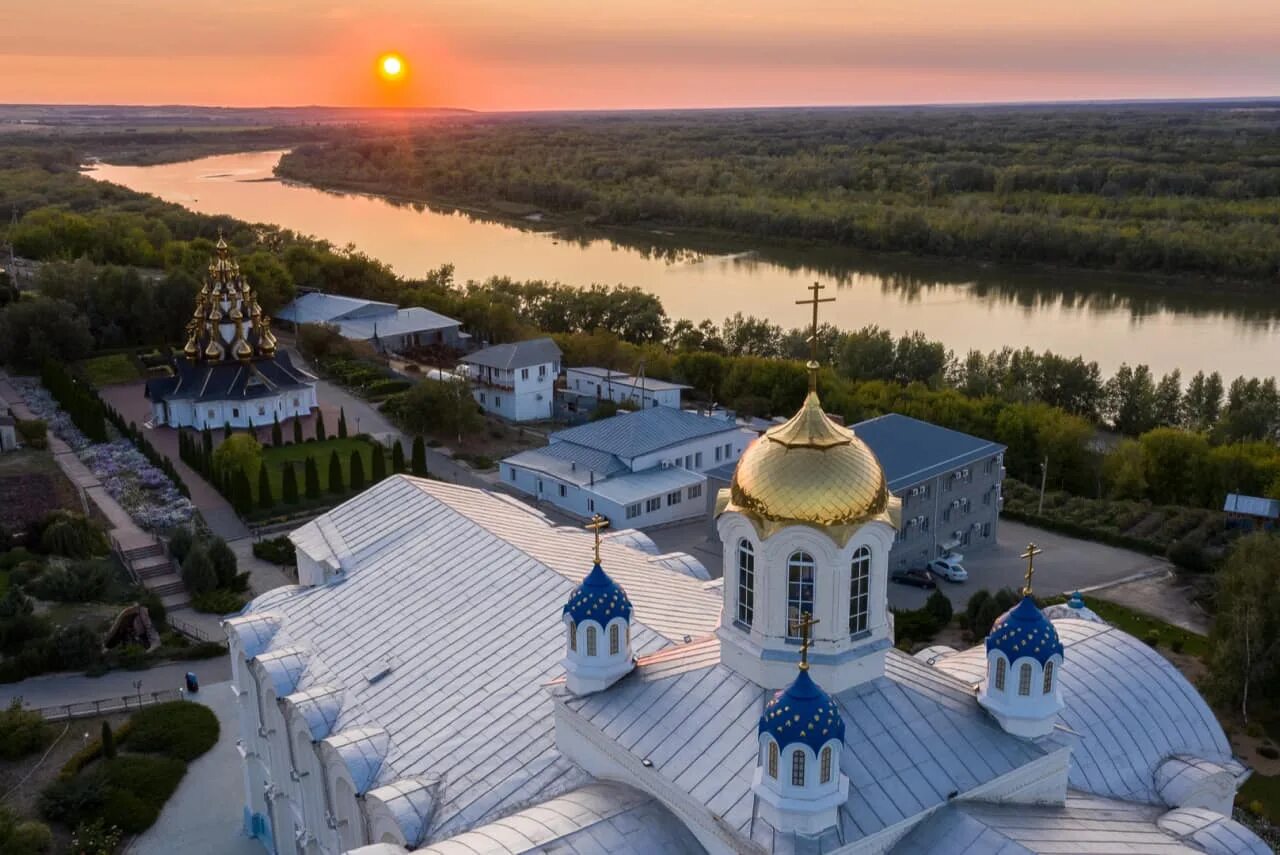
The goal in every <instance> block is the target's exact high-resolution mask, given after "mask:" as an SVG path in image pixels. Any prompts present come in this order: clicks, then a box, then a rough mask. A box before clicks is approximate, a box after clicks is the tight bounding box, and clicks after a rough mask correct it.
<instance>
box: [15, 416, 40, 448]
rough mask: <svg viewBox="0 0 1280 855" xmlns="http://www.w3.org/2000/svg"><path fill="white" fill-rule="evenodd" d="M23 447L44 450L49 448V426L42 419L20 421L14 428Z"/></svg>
mask: <svg viewBox="0 0 1280 855" xmlns="http://www.w3.org/2000/svg"><path fill="white" fill-rule="evenodd" d="M14 427H15V429H16V430H17V432H18V436H20V437H22V443H23V445H27V446H30V447H31V448H36V449H44V448H48V447H49V426H48V425H47V424H45V422H44V420H42V419H18V421H17V424H16V425H15V426H14Z"/></svg>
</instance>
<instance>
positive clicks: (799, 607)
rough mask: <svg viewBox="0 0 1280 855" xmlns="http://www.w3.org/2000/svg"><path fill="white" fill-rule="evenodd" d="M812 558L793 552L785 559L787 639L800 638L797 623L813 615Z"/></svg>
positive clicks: (803, 553)
mask: <svg viewBox="0 0 1280 855" xmlns="http://www.w3.org/2000/svg"><path fill="white" fill-rule="evenodd" d="M813 574H814V562H813V556H812V555H810V554H809V553H807V552H793V553H792V554H791V557H790V558H788V559H787V637H788V638H800V627H799V621H800V618H801V616H803V615H811V614H813Z"/></svg>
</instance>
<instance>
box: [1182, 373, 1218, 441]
mask: <svg viewBox="0 0 1280 855" xmlns="http://www.w3.org/2000/svg"><path fill="white" fill-rule="evenodd" d="M1222 393H1223V390H1222V375H1221V374H1219V373H1218V372H1216V371H1215V372H1213V373H1212V374H1210V375H1209V376H1208V377H1206V376H1205V373H1204V372H1203V371H1199V372H1196V375H1195V376H1194V377H1192V378H1191V382H1190V383H1188V384H1187V393H1186V395H1185V396H1184V397H1183V400H1182V412H1183V416H1184V418H1185V421H1186V424H1187V427H1189V428H1191V429H1192V430H1199V431H1207V430H1209V429H1210V428H1212V427H1213V426H1214V425H1215V424H1217V423H1218V417H1219V416H1220V415H1221V413H1222Z"/></svg>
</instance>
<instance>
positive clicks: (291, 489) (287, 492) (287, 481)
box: [280, 458, 310, 505]
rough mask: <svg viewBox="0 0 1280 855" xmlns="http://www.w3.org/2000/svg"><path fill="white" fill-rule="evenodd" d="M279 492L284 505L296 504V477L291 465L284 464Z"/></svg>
mask: <svg viewBox="0 0 1280 855" xmlns="http://www.w3.org/2000/svg"><path fill="white" fill-rule="evenodd" d="M308 459H310V458H308ZM280 492H281V494H282V496H283V498H284V503H285V504H286V505H296V504H298V475H297V473H296V472H295V471H294V468H293V464H292V463H286V464H285V467H284V472H283V474H282V482H281V485H280Z"/></svg>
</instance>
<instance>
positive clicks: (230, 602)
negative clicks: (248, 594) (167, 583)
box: [191, 588, 245, 615]
mask: <svg viewBox="0 0 1280 855" xmlns="http://www.w3.org/2000/svg"><path fill="white" fill-rule="evenodd" d="M244 604H245V598H244V597H242V596H241V595H239V594H237V593H236V592H235V591H228V590H227V589H225V588H215V589H214V590H212V591H205V592H204V593H203V594H196V595H195V596H194V597H192V598H191V608H193V609H195V610H196V611H198V612H204V613H205V614H211V615H227V614H231V613H232V612H238V611H240V610H241V609H242V608H244Z"/></svg>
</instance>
